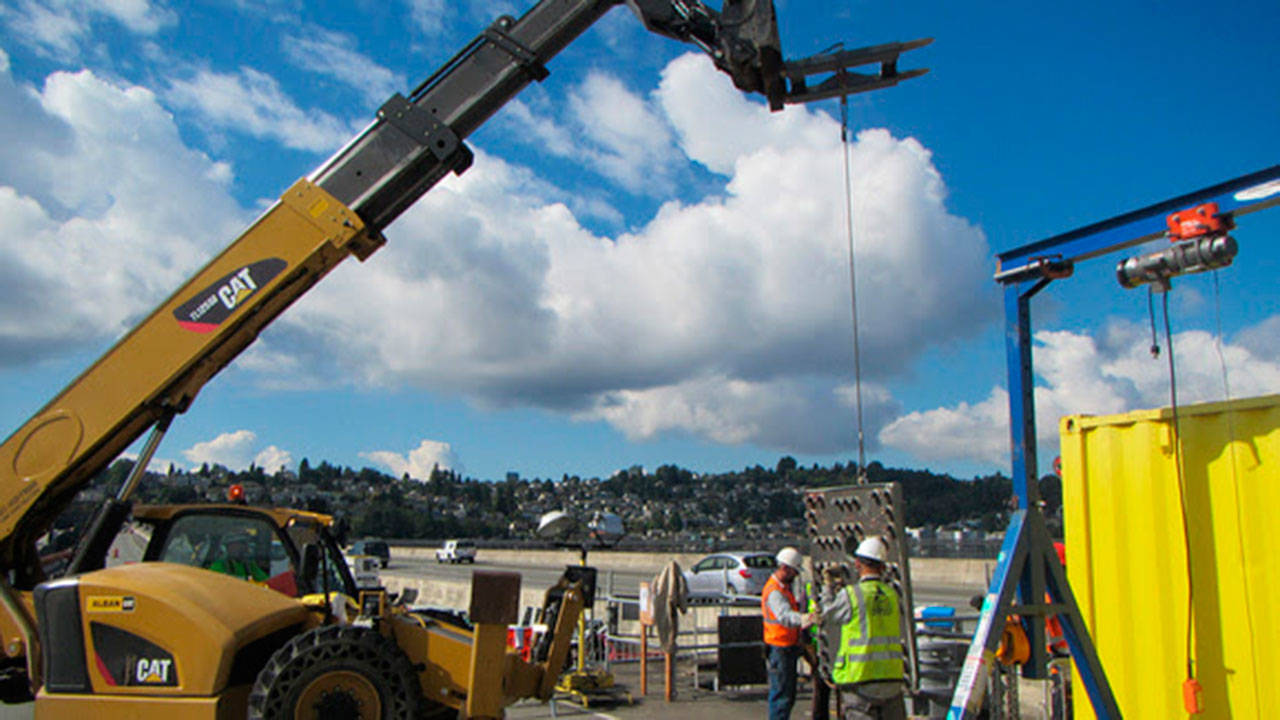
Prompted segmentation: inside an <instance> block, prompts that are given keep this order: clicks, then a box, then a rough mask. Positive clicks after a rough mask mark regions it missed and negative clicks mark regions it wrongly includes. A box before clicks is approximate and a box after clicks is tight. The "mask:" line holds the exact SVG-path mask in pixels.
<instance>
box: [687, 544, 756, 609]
mask: <svg viewBox="0 0 1280 720" xmlns="http://www.w3.org/2000/svg"><path fill="white" fill-rule="evenodd" d="M777 567H778V561H777V559H776V558H774V556H773V555H772V554H770V553H763V552H759V553H755V552H745V553H737V552H733V553H716V554H714V555H708V556H706V557H704V558H702V559H701V560H699V561H698V562H696V563H694V565H693V567H691V568H689V569H688V570H685V571H684V579H685V582H687V583H688V585H689V597H690V598H700V599H711V598H716V597H720V596H721V595H759V594H760V593H761V592H763V591H764V584H765V582H767V581H768V580H769V576H770V575H771V574H773V571H774V570H775V569H776V568H777Z"/></svg>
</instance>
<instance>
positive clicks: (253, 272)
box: [173, 258, 288, 333]
mask: <svg viewBox="0 0 1280 720" xmlns="http://www.w3.org/2000/svg"><path fill="white" fill-rule="evenodd" d="M286 265H288V263H286V262H285V261H284V260H281V259H280V258H267V259H266V260H259V261H257V262H255V263H250V264H248V265H245V266H244V267H242V268H240V269H239V270H235V271H233V272H230V273H227V274H226V275H224V276H222V277H221V278H219V279H218V280H217V281H215V282H214V283H213V284H211V285H209V287H207V288H205V289H204V290H201V291H200V292H199V293H197V294H196V295H195V296H194V297H192V298H191V299H190V300H187V301H186V302H184V303H182V304H181V305H179V306H178V308H177V309H176V310H174V311H173V316H174V318H175V319H176V320H177V321H178V324H179V325H181V326H182V327H184V328H186V329H187V330H190V331H192V332H198V333H210V332H213V331H214V330H217V329H218V326H219V325H221V324H222V322H223V321H224V320H226V319H227V318H229V317H231V313H232V312H234V311H235V309H236V308H238V307H240V305H242V304H243V303H244V301H245V300H247V299H249V298H250V297H252V296H253V294H254V293H256V292H258V290H259V289H260V288H261V287H262V286H263V285H266V284H267V283H268V282H270V281H271V280H272V279H274V278H275V276H277V275H279V274H280V272H281V271H282V270H284V268H285V266H286Z"/></svg>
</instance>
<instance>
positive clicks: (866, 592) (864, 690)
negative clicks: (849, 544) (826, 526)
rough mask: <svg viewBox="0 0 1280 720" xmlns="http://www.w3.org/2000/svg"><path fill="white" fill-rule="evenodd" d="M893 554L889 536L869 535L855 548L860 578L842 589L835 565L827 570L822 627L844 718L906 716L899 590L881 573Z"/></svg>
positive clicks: (893, 718)
mask: <svg viewBox="0 0 1280 720" xmlns="http://www.w3.org/2000/svg"><path fill="white" fill-rule="evenodd" d="M888 559H889V547H888V545H887V544H886V543H885V541H884V540H883V539H882V538H880V537H870V538H867V539H866V540H863V541H862V542H861V543H860V544H859V545H858V548H857V550H855V551H854V555H853V562H854V567H855V568H856V570H857V573H858V580H857V582H854V583H851V584H849V585H848V586H846V587H844V588H843V589H841V588H839V587H838V579H837V577H836V576H835V575H834V574H833V573H832V572H831V571H830V570H829V571H828V572H827V573H824V578H823V579H824V581H825V582H826V586H825V587H824V588H823V594H822V627H823V631H824V632H825V633H827V638H828V640H829V641H830V643H831V644H830V645H829V647H831V648H833V649H834V650H833V651H834V655H835V657H834V659H833V661H832V664H831V680H832V682H833V683H834V684H835V686H836V688H837V690H838V691H839V693H840V707H841V720H864V719H865V720H901V719H905V718H906V716H907V714H906V703H905V702H904V700H903V691H904V689H905V685H904V682H903V678H904V666H903V654H902V629H901V625H900V614H899V609H898V593H897V592H895V591H894V589H893V587H892V586H891V585H889V583H887V582H885V580H884V579H883V577H882V576H883V574H884V571H885V565H886V563H887V562H888ZM837 636H838V638H839V639H838V641H837V640H835V638H836V637H837ZM837 643H838V644H837Z"/></svg>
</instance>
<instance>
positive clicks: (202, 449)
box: [182, 430, 258, 470]
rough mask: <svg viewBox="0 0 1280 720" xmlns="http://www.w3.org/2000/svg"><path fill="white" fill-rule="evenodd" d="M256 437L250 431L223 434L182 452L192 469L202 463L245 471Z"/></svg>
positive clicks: (251, 456)
mask: <svg viewBox="0 0 1280 720" xmlns="http://www.w3.org/2000/svg"><path fill="white" fill-rule="evenodd" d="M257 442H258V436H257V435H256V434H254V432H253V431H252V430H236V431H234V432H229V433H223V434H221V435H219V436H218V437H216V438H214V439H212V440H206V441H204V442H198V443H196V444H195V445H192V446H191V447H190V448H188V449H186V450H183V451H182V456H183V457H185V458H186V459H187V462H189V463H191V464H192V466H193V467H200V466H201V465H203V464H204V463H209V464H210V465H214V464H217V465H222V466H223V467H226V468H227V469H230V470H245V469H247V468H248V467H249V463H250V461H251V460H252V459H253V457H254V453H253V446H254V444H255V443H257Z"/></svg>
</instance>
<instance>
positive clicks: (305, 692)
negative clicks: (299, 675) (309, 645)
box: [293, 670, 382, 720]
mask: <svg viewBox="0 0 1280 720" xmlns="http://www.w3.org/2000/svg"><path fill="white" fill-rule="evenodd" d="M293 717H294V720H330V719H331V718H332V720H339V719H340V718H360V719H361V720H374V719H375V718H379V717H382V701H381V700H380V699H379V698H378V689H377V688H376V687H374V686H373V683H371V682H369V680H368V679H367V678H366V677H365V676H363V675H361V674H360V673H356V672H351V671H349V670H335V671H333V672H327V673H325V674H323V675H321V676H320V677H318V678H316V679H315V680H312V681H311V682H310V683H309V684H308V685H307V686H306V687H305V688H303V689H302V694H300V695H299V696H298V704H297V705H296V706H295V707H294V712H293Z"/></svg>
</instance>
